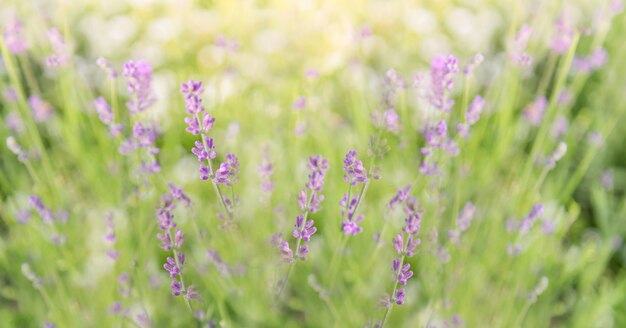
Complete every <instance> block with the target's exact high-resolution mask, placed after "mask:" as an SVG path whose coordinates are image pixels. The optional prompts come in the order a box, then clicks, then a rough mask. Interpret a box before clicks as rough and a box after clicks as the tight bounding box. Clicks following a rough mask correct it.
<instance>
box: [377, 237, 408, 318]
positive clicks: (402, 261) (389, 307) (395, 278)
mask: <svg viewBox="0 0 626 328" xmlns="http://www.w3.org/2000/svg"><path fill="white" fill-rule="evenodd" d="M407 244H408V240H407ZM402 254H403V255H402V257H401V258H400V266H398V271H395V272H394V274H395V277H394V280H395V282H394V283H393V289H392V290H391V295H389V302H390V304H389V306H388V307H387V310H385V315H384V316H383V320H382V321H381V323H380V328H383V327H384V326H385V322H386V321H387V317H388V316H389V313H390V312H391V309H392V308H393V303H394V300H393V299H394V297H395V296H394V295H395V294H396V289H397V288H398V275H399V274H400V270H402V266H403V265H404V259H405V257H406V255H404V251H403V252H402Z"/></svg>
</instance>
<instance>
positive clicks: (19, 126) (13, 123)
mask: <svg viewBox="0 0 626 328" xmlns="http://www.w3.org/2000/svg"><path fill="white" fill-rule="evenodd" d="M5 121H6V122H5V123H6V126H7V129H9V130H10V131H11V132H13V133H15V134H18V135H19V134H22V132H23V131H24V122H23V121H22V118H21V117H20V115H19V114H18V113H16V112H9V113H8V114H7V116H6V117H5Z"/></svg>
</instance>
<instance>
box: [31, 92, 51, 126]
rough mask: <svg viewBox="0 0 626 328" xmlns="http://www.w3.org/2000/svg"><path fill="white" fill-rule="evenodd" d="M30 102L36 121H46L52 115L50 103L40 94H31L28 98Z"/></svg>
mask: <svg viewBox="0 0 626 328" xmlns="http://www.w3.org/2000/svg"><path fill="white" fill-rule="evenodd" d="M28 104H29V105H30V108H31V110H32V112H33V118H34V119H35V121H36V122H39V123H42V122H46V121H47V120H48V119H49V118H50V117H52V114H53V112H54V111H53V109H52V106H50V104H49V103H47V102H45V101H44V100H42V99H41V98H39V96H30V97H29V98H28Z"/></svg>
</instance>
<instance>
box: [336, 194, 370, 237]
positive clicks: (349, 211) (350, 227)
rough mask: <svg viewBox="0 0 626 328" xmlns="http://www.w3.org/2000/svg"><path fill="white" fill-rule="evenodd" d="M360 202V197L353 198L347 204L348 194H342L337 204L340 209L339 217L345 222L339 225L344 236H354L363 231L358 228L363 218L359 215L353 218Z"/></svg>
mask: <svg viewBox="0 0 626 328" xmlns="http://www.w3.org/2000/svg"><path fill="white" fill-rule="evenodd" d="M360 201H361V197H359V196H355V197H353V198H352V199H351V200H350V203H349V204H348V194H344V195H343V198H342V199H341V201H340V202H339V205H340V206H341V207H342V209H341V216H342V217H344V218H346V220H344V221H343V222H342V223H341V228H342V229H343V232H344V234H346V235H356V234H359V233H361V232H362V231H363V228H361V227H359V225H358V224H359V223H360V222H361V221H363V219H364V218H365V216H364V215H363V214H360V215H358V216H356V217H355V212H356V209H357V206H358V205H359V203H360Z"/></svg>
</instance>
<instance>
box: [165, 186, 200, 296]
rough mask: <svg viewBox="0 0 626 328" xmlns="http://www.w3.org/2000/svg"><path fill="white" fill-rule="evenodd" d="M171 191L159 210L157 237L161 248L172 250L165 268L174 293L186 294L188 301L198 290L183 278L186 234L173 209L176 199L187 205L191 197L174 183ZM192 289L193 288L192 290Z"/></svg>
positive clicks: (175, 294) (170, 187)
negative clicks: (177, 222)
mask: <svg viewBox="0 0 626 328" xmlns="http://www.w3.org/2000/svg"><path fill="white" fill-rule="evenodd" d="M168 186H169V189H170V192H169V193H168V194H165V195H163V196H162V197H161V198H162V205H161V208H160V209H159V210H158V211H157V219H158V226H159V230H161V232H160V233H158V234H157V239H159V241H160V242H161V248H163V249H164V250H165V251H168V252H169V251H171V252H172V256H168V257H167V259H166V262H165V264H163V269H165V270H166V271H167V272H168V273H169V276H170V278H171V279H172V282H171V285H170V286H171V291H172V295H174V296H180V295H182V294H185V300H186V301H187V302H188V301H189V300H190V299H195V298H197V294H196V291H195V290H194V289H192V288H193V287H192V286H186V285H185V283H184V280H183V268H184V265H185V255H184V254H183V253H182V252H181V248H182V246H183V244H184V241H185V236H184V234H183V232H182V230H180V229H176V230H175V231H174V228H175V227H176V223H174V221H173V219H174V214H173V211H174V209H175V208H176V202H175V201H182V202H184V203H185V204H186V205H187V206H189V205H188V204H190V200H189V198H188V197H187V196H186V195H185V193H184V192H183V191H182V189H180V188H177V187H176V186H174V185H173V184H172V183H169V184H168ZM190 289H191V290H190Z"/></svg>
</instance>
